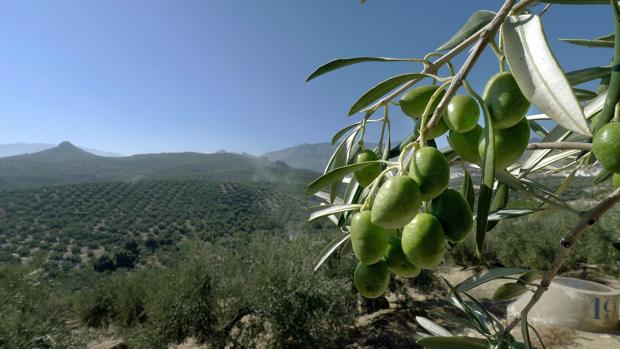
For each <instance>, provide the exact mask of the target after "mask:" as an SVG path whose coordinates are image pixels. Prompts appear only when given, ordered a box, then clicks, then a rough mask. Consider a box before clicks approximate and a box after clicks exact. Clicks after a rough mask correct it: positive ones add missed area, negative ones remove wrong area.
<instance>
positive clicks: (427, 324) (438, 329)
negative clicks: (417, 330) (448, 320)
mask: <svg viewBox="0 0 620 349" xmlns="http://www.w3.org/2000/svg"><path fill="white" fill-rule="evenodd" d="M415 321H416V322H417V323H418V324H419V325H420V326H422V327H423V328H424V329H425V330H427V331H428V332H430V333H431V334H432V335H433V336H446V337H449V336H452V333H450V331H448V330H446V329H445V328H443V327H442V326H440V325H438V324H436V323H434V322H433V321H431V320H429V319H427V318H425V317H423V316H416V317H415Z"/></svg>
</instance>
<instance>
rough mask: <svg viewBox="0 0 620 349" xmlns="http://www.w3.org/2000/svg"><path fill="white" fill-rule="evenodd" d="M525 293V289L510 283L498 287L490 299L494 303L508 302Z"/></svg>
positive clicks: (520, 285)
mask: <svg viewBox="0 0 620 349" xmlns="http://www.w3.org/2000/svg"><path fill="white" fill-rule="evenodd" d="M525 292H527V287H525V286H523V285H522V284H518V283H514V282H510V283H506V284H503V285H501V286H499V287H498V288H497V289H496V290H495V292H494V293H493V296H492V297H491V298H492V299H493V300H494V301H508V300H511V299H515V298H517V297H519V296H520V295H522V294H524V293H525Z"/></svg>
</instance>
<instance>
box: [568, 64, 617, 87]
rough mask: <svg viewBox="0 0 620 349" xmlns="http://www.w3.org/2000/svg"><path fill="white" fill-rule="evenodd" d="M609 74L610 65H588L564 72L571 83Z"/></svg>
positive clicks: (580, 82) (577, 83)
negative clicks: (587, 66)
mask: <svg viewBox="0 0 620 349" xmlns="http://www.w3.org/2000/svg"><path fill="white" fill-rule="evenodd" d="M610 75H611V67H590V68H585V69H580V70H574V71H572V72H568V73H566V78H567V79H568V82H569V83H570V84H571V85H579V84H583V83H584V82H588V81H592V80H596V79H602V78H604V77H607V76H610Z"/></svg>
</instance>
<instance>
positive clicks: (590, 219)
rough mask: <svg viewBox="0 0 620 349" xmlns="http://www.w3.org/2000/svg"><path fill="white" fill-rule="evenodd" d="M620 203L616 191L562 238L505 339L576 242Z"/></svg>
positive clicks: (544, 287)
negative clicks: (551, 259)
mask: <svg viewBox="0 0 620 349" xmlns="http://www.w3.org/2000/svg"><path fill="white" fill-rule="evenodd" d="M618 202H620V189H616V190H615V191H613V192H612V193H611V194H609V196H607V197H606V198H605V200H603V201H601V202H600V203H599V204H598V205H596V206H595V207H594V208H592V209H590V210H588V211H585V212H583V214H582V215H581V219H580V220H579V222H577V224H576V225H575V226H574V227H573V229H571V231H570V232H569V233H568V234H566V235H565V236H564V238H562V241H561V243H560V244H561V247H560V250H559V251H558V253H557V254H556V256H555V260H554V261H553V263H552V264H551V267H550V268H549V269H548V270H547V271H546V272H545V275H544V276H543V278H542V280H541V281H540V283H539V285H538V288H537V289H536V292H535V293H534V295H533V296H532V298H531V299H530V301H529V303H527V305H526V306H525V308H523V310H521V313H520V315H519V316H518V317H516V318H515V319H514V320H512V322H511V323H510V324H508V326H506V329H505V330H504V331H505V332H504V337H505V336H507V335H508V334H509V333H510V331H511V330H512V329H513V328H515V326H517V325H518V324H519V322H520V321H521V319H522V318H524V317H526V316H527V314H528V312H529V311H530V310H531V309H532V308H533V307H534V305H536V303H537V302H538V300H540V297H542V295H543V293H545V291H547V289H548V288H549V285H550V284H551V280H553V278H554V277H555V276H556V275H557V274H558V271H559V270H560V268H561V267H562V265H563V264H564V261H565V260H566V257H568V255H569V254H570V252H571V250H572V248H573V246H574V245H575V242H576V241H577V240H579V238H580V237H581V235H582V234H583V232H584V231H585V230H586V229H587V228H589V227H590V226H592V225H593V224H594V223H596V221H597V220H598V219H599V218H600V217H601V216H602V215H603V214H604V213H605V212H607V211H608V210H609V209H610V208H612V207H613V206H614V205H615V204H617V203H618Z"/></svg>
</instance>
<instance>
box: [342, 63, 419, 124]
mask: <svg viewBox="0 0 620 349" xmlns="http://www.w3.org/2000/svg"><path fill="white" fill-rule="evenodd" d="M427 76H429V75H428V74H420V73H410V74H402V75H397V76H393V77H391V78H389V79H387V80H384V81H382V82H380V83H379V84H377V85H376V86H374V87H373V88H371V89H370V90H368V91H366V93H364V94H363V95H362V96H361V97H360V98H359V99H358V100H357V101H356V102H355V103H354V104H353V106H351V109H349V116H351V115H353V114H355V113H357V112H359V111H361V110H363V109H364V108H366V107H367V106H369V105H370V104H372V102H375V101H376V100H378V99H379V98H381V97H383V96H385V95H386V94H387V93H388V92H390V91H392V90H394V89H395V88H397V87H398V86H400V85H402V84H404V83H406V82H409V81H411V80H415V79H422V78H425V77H427Z"/></svg>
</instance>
